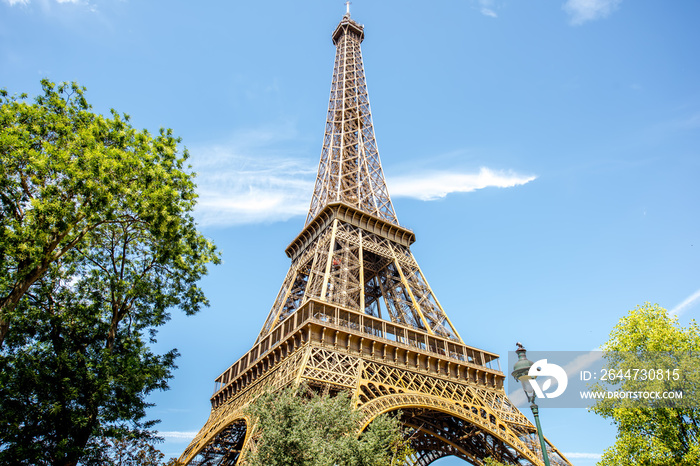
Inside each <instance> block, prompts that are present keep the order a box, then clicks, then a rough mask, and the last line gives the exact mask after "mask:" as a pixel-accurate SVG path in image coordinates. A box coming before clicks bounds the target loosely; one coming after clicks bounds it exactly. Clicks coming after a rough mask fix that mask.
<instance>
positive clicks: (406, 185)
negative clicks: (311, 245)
mask: <svg viewBox="0 0 700 466" xmlns="http://www.w3.org/2000/svg"><path fill="white" fill-rule="evenodd" d="M309 142H310V141H309ZM306 143H307V141H304V140H303V138H301V137H300V136H299V134H298V132H297V130H296V127H295V125H294V124H292V123H289V122H283V123H278V124H276V125H273V126H270V127H268V128H262V129H261V128H256V129H247V130H243V131H239V132H238V133H236V134H235V135H234V136H233V137H232V138H231V139H230V140H229V141H227V142H226V143H222V144H218V145H209V146H202V147H191V148H190V153H191V154H192V158H191V159H190V161H191V164H192V168H193V170H194V171H195V172H197V177H196V178H195V183H196V184H197V193H198V194H199V199H198V201H197V207H196V210H195V218H196V219H197V221H198V222H199V224H200V225H202V226H233V225H243V224H252V223H272V222H278V221H285V220H288V219H290V218H292V217H296V216H302V215H306V213H307V212H308V209H309V202H310V201H311V194H312V192H313V186H314V182H315V180H316V173H317V169H318V159H317V158H316V156H315V155H310V154H312V153H313V152H310V148H309V147H307V144H306ZM314 152H315V151H314ZM535 178H536V177H535V176H524V175H518V174H516V173H513V172H509V171H495V170H491V169H489V168H481V169H480V170H479V171H478V172H476V173H468V172H463V171H462V172H460V171H455V170H453V171H447V170H445V171H438V172H432V173H423V172H418V171H416V172H413V173H408V174H405V175H403V176H399V177H394V178H391V179H390V180H388V181H387V184H388V188H389V194H390V195H391V196H393V197H401V196H403V197H412V198H415V199H420V200H423V201H431V200H435V199H440V198H443V197H445V196H447V195H448V194H450V193H456V192H470V191H474V190H476V189H482V188H486V187H490V186H495V187H511V186H517V185H521V184H525V183H528V182H530V181H532V180H534V179H535Z"/></svg>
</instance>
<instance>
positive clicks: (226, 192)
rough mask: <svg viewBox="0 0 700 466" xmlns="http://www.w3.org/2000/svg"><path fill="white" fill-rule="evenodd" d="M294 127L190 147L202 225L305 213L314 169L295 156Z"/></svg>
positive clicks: (270, 219) (280, 218) (257, 131)
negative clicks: (212, 144)
mask: <svg viewBox="0 0 700 466" xmlns="http://www.w3.org/2000/svg"><path fill="white" fill-rule="evenodd" d="M298 142H299V140H298V135H297V134H296V130H295V128H294V126H293V125H292V124H289V123H283V124H280V125H277V126H276V127H270V128H266V129H253V130H247V131H242V132H239V133H238V134H236V135H235V136H234V137H233V138H232V140H231V141H229V142H228V143H226V144H220V145H214V146H208V147H195V148H191V149H190V152H191V153H192V159H191V160H192V166H193V169H194V170H195V171H196V172H197V178H195V182H196V183H197V193H199V199H198V201H197V207H196V210H195V218H196V219H197V221H198V222H199V223H200V224H201V225H205V226H212V225H213V226H228V225H241V224H249V223H261V222H276V221H284V220H287V219H289V218H291V217H294V216H297V215H304V214H305V213H306V211H307V210H308V208H309V201H310V199H311V192H312V190H313V183H314V179H315V174H316V165H315V164H314V162H312V161H311V160H309V159H307V158H304V157H303V156H301V154H299V152H301V151H300V150H298V149H294V146H295V145H298Z"/></svg>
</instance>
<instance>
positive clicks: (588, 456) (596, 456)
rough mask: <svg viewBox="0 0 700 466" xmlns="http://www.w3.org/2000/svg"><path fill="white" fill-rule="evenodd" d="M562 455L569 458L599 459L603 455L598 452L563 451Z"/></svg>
mask: <svg viewBox="0 0 700 466" xmlns="http://www.w3.org/2000/svg"><path fill="white" fill-rule="evenodd" d="M564 456H566V457H567V458H571V459H573V458H580V459H590V460H599V459H600V458H602V457H603V455H601V454H600V453H564Z"/></svg>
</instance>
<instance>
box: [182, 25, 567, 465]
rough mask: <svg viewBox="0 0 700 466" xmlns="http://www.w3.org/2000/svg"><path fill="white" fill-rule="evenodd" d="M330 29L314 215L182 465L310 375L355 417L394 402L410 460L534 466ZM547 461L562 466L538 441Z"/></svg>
mask: <svg viewBox="0 0 700 466" xmlns="http://www.w3.org/2000/svg"><path fill="white" fill-rule="evenodd" d="M363 38H364V31H363V27H362V26H360V25H359V24H357V23H356V22H355V21H353V20H352V19H351V18H350V16H349V14H347V15H345V17H344V18H343V20H342V21H341V22H340V24H339V25H338V27H337V28H336V30H335V32H334V33H333V43H334V44H335V45H336V55H335V65H334V70H333V80H332V84H331V95H330V100H329V104H328V113H327V119H326V131H325V135H324V139H323V148H322V151H321V159H320V162H319V168H318V176H317V179H316V184H315V187H314V191H313V195H312V199H311V205H310V208H309V213H308V216H307V218H306V223H305V225H304V228H303V229H302V231H301V233H300V234H299V235H298V236H297V237H296V238H295V239H294V240H293V241H292V242H291V243H290V245H289V246H288V247H287V249H286V253H287V255H288V256H289V257H290V258H291V260H292V263H291V266H290V268H289V271H288V273H287V275H286V277H285V279H284V281H283V283H282V287H281V288H280V291H279V293H278V294H277V297H276V299H275V301H274V303H273V306H272V309H271V310H270V312H269V314H268V316H267V318H266V319H265V322H264V324H263V327H262V330H261V331H260V334H259V336H258V338H257V340H256V342H255V344H254V345H253V347H252V348H251V349H250V350H249V351H248V352H247V353H246V354H245V355H243V356H242V357H241V358H240V359H239V360H238V361H236V362H235V363H234V364H233V365H231V366H230V367H229V368H228V369H227V370H226V371H224V372H223V373H222V374H221V375H220V376H219V377H218V378H217V379H216V385H217V388H216V391H215V393H214V395H213V396H212V398H211V403H212V412H211V414H210V416H209V419H208V420H207V422H206V424H205V425H204V427H202V429H201V430H200V432H199V433H198V434H197V436H196V437H195V438H194V440H193V441H192V442H191V443H190V445H189V446H188V447H187V449H186V450H185V452H184V453H183V455H182V456H181V458H180V460H179V461H180V463H182V464H189V465H233V464H241V463H244V462H245V456H246V453H247V452H249V451H252V450H253V449H254V448H255V437H256V434H255V429H256V427H255V425H254V423H253V424H251V422H250V421H251V420H250V419H248V417H247V414H246V413H247V411H246V408H247V406H248V405H249V404H250V403H251V402H253V401H254V400H255V399H256V398H257V397H258V396H260V395H261V394H262V393H265V392H266V391H269V390H273V391H274V390H279V389H280V388H282V387H285V386H289V385H292V384H298V383H301V382H306V383H308V384H309V385H310V386H312V387H322V389H324V390H329V391H331V392H338V391H341V390H345V391H349V392H351V393H352V399H353V400H354V403H355V404H356V409H359V410H361V412H362V415H363V425H362V426H358V435H359V434H360V433H361V432H362V431H363V430H364V429H365V428H366V427H367V425H368V424H369V423H370V422H371V421H372V420H373V419H375V418H376V417H377V416H379V415H381V414H384V413H398V412H401V413H402V414H401V418H400V419H401V421H402V422H403V424H404V425H405V426H406V427H407V428H408V429H409V432H410V433H411V442H412V446H413V447H414V449H415V452H416V453H415V455H414V457H413V458H411V461H412V462H413V464H414V465H421V466H422V465H428V464H430V463H432V462H433V461H435V460H437V459H438V458H441V457H444V456H448V455H455V456H458V457H460V458H462V459H464V460H465V461H467V462H470V463H471V464H474V465H481V464H483V460H484V459H485V458H487V457H493V458H496V459H498V460H500V461H502V462H505V463H507V464H513V465H526V464H528V465H535V466H540V465H542V464H543V463H542V460H541V457H542V455H541V452H540V451H539V448H540V446H539V443H538V441H537V438H536V430H535V427H534V426H533V425H532V423H530V421H529V420H528V419H527V418H526V417H525V416H524V415H523V414H522V413H521V412H520V411H519V410H518V409H517V408H516V407H515V406H513V405H512V403H511V402H510V400H509V399H508V397H507V396H506V394H505V391H504V390H503V382H504V379H505V375H504V374H503V373H502V372H501V371H500V367H498V366H496V367H494V363H496V364H497V362H498V355H496V354H494V353H490V352H488V351H484V350H480V349H477V348H473V347H470V346H468V345H466V344H465V343H464V342H463V341H462V339H461V337H460V336H459V334H458V333H457V330H456V329H455V328H454V326H453V325H452V323H451V322H450V320H449V318H448V317H447V314H446V313H445V311H444V309H443V308H442V306H441V305H440V303H439V301H438V300H437V297H436V296H435V294H434V293H433V291H432V289H431V288H430V286H429V285H428V281H427V280H426V278H425V276H424V275H423V273H422V271H421V269H420V267H419V266H418V263H417V261H416V259H415V258H414V257H413V254H412V253H411V251H410V246H411V244H413V242H414V241H415V235H414V234H413V232H411V231H410V230H408V229H406V228H404V227H402V226H400V225H399V223H398V220H397V218H396V214H395V212H394V207H393V205H392V203H391V199H390V198H389V193H388V191H387V187H386V183H385V181H384V175H383V172H382V167H381V163H380V160H379V153H378V151H377V143H376V140H375V137H374V129H373V125H372V117H371V112H370V107H369V97H368V94H367V86H366V82H365V75H364V67H363V64H362V53H361V50H360V43H361V42H362V40H363ZM547 448H548V450H549V454H550V455H549V456H550V459H551V462H552V464H553V465H559V466H567V465H568V466H570V463H569V462H568V460H567V459H566V458H565V457H564V455H562V454H561V453H560V452H559V451H558V450H557V449H556V448H555V447H554V446H552V445H551V444H550V443H548V442H547Z"/></svg>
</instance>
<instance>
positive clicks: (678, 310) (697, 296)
mask: <svg viewBox="0 0 700 466" xmlns="http://www.w3.org/2000/svg"><path fill="white" fill-rule="evenodd" d="M698 301H700V290H697V291H696V292H695V293H693V294H691V295H690V296H688V297H687V298H685V299H684V300H683V302H682V303H680V304H679V305H677V306H676V307H674V308H673V309H671V311H670V314H671V315H672V316H679V315H681V314H682V313H684V312H685V311H687V310H688V309H690V308H691V307H692V306H693V305H694V304H696V303H697V302H698Z"/></svg>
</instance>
